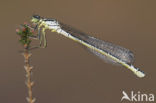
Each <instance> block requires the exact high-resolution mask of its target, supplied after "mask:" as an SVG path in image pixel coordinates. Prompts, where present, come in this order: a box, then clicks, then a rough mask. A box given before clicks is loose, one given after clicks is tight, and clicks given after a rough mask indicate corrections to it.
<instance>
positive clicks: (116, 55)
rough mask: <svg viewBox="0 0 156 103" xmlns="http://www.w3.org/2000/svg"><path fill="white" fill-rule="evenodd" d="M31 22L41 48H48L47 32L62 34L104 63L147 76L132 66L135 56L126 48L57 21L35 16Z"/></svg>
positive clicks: (140, 75)
mask: <svg viewBox="0 0 156 103" xmlns="http://www.w3.org/2000/svg"><path fill="white" fill-rule="evenodd" d="M31 21H32V22H33V23H36V24H37V28H38V36H37V38H38V39H39V40H40V47H43V48H45V47H46V46H47V41H46V35H45V30H46V29H49V30H51V31H52V32H57V33H58V34H62V35H64V36H65V37H68V38H70V39H72V40H74V41H76V42H78V43H80V44H82V45H83V46H85V47H86V48H87V49H88V50H89V51H90V52H91V53H93V54H95V55H96V56H98V57H100V58H101V59H103V60H104V61H108V62H109V63H112V64H119V65H122V66H125V67H126V68H128V69H130V70H131V71H132V72H133V73H134V74H135V75H137V76H138V77H144V76H145V74H144V73H143V72H142V71H141V70H140V69H139V68H135V67H134V66H133V65H132V64H133V62H134V55H133V53H132V52H131V51H130V50H128V49H126V48H123V47H121V46H119V45H115V44H112V43H110V42H106V41H103V40H99V39H97V38H94V37H92V36H89V35H87V34H85V33H83V32H80V31H79V30H76V29H74V28H72V27H70V26H68V25H66V24H63V23H61V22H59V21H57V20H55V19H47V18H43V17H40V16H38V15H34V16H33V17H32V19H31ZM42 45H43V46H42Z"/></svg>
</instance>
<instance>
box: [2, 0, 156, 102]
mask: <svg viewBox="0 0 156 103" xmlns="http://www.w3.org/2000/svg"><path fill="white" fill-rule="evenodd" d="M155 4H156V1H155V0H118V1H116V0H5V1H4V0H1V3H0V12H1V13H0V15H1V16H0V18H1V19H0V23H1V24H0V29H1V34H0V47H1V48H0V102H1V103H11V102H13V103H26V100H25V98H26V96H27V88H26V86H25V83H24V82H25V70H24V68H23V65H24V58H23V56H22V55H21V54H20V53H19V51H20V50H23V48H22V46H21V45H20V44H19V42H18V39H19V37H18V35H16V32H15V30H16V28H18V27H19V25H20V24H22V23H23V22H25V21H27V22H29V21H30V19H31V16H32V15H33V14H39V15H41V16H43V17H48V18H56V19H58V20H59V21H61V22H63V23H65V24H69V25H71V26H73V27H75V28H77V29H79V30H81V31H84V32H86V33H88V34H89V35H91V36H94V37H97V38H100V39H102V40H106V41H110V42H112V43H115V44H118V45H121V46H123V47H126V48H128V49H130V50H131V51H133V52H134V54H135V63H134V65H135V66H136V67H138V68H140V69H142V70H143V71H144V72H145V73H146V76H145V78H137V77H136V76H135V75H134V74H133V73H132V72H131V71H129V70H127V69H126V68H124V67H118V66H114V65H110V64H107V63H105V62H103V61H102V60H101V59H99V58H97V57H96V56H94V55H92V54H90V53H89V52H86V51H85V50H84V49H83V48H81V46H80V45H78V44H77V43H75V42H74V41H72V40H70V39H68V38H66V37H63V36H61V35H58V34H56V33H51V32H50V31H46V34H47V38H48V47H47V48H45V49H38V50H34V51H32V54H33V55H32V58H31V64H32V65H33V66H34V69H33V80H34V81H35V86H34V88H33V95H34V97H35V98H36V99H37V101H36V103H120V100H121V97H122V91H123V90H124V91H125V92H127V93H130V92H131V91H132V90H133V91H134V92H136V93H137V92H138V91H140V92H141V93H147V94H149V93H153V94H155V95H156V82H155V81H156V80H155V79H156V68H155V62H156V60H155V58H156V46H155V44H156V40H155V39H156V6H155ZM37 43H38V42H37ZM37 43H36V44H37ZM123 102H124V103H128V102H127V101H126V100H124V101H123ZM129 103H130V102H129Z"/></svg>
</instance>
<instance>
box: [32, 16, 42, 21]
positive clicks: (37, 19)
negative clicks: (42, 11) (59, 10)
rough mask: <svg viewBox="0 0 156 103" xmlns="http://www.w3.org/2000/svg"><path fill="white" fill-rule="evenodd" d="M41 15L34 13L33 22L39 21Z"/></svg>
mask: <svg viewBox="0 0 156 103" xmlns="http://www.w3.org/2000/svg"><path fill="white" fill-rule="evenodd" d="M40 19H41V17H40V16H39V15H33V16H32V19H31V22H33V23H38V22H39V21H40Z"/></svg>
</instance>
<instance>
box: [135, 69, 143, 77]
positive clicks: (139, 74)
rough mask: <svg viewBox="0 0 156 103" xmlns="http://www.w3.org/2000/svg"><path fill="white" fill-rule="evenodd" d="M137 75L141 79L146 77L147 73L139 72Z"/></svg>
mask: <svg viewBox="0 0 156 103" xmlns="http://www.w3.org/2000/svg"><path fill="white" fill-rule="evenodd" d="M135 74H136V75H137V76H138V77H140V78H143V77H145V73H143V72H142V71H137V72H136V73H135Z"/></svg>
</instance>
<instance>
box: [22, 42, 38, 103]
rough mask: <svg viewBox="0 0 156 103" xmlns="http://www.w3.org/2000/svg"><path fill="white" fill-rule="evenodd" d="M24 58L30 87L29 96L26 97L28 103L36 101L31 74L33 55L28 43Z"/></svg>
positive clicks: (25, 46)
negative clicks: (31, 58)
mask: <svg viewBox="0 0 156 103" xmlns="http://www.w3.org/2000/svg"><path fill="white" fill-rule="evenodd" d="M24 48H25V49H24V53H23V55H24V59H25V66H24V68H25V71H26V86H27V89H28V97H27V98H26V99H27V101H28V103H34V102H35V98H33V95H32V87H33V85H34V82H33V81H32V80H31V74H32V69H33V67H32V66H30V57H31V55H32V54H31V53H30V50H29V46H28V45H24Z"/></svg>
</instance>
